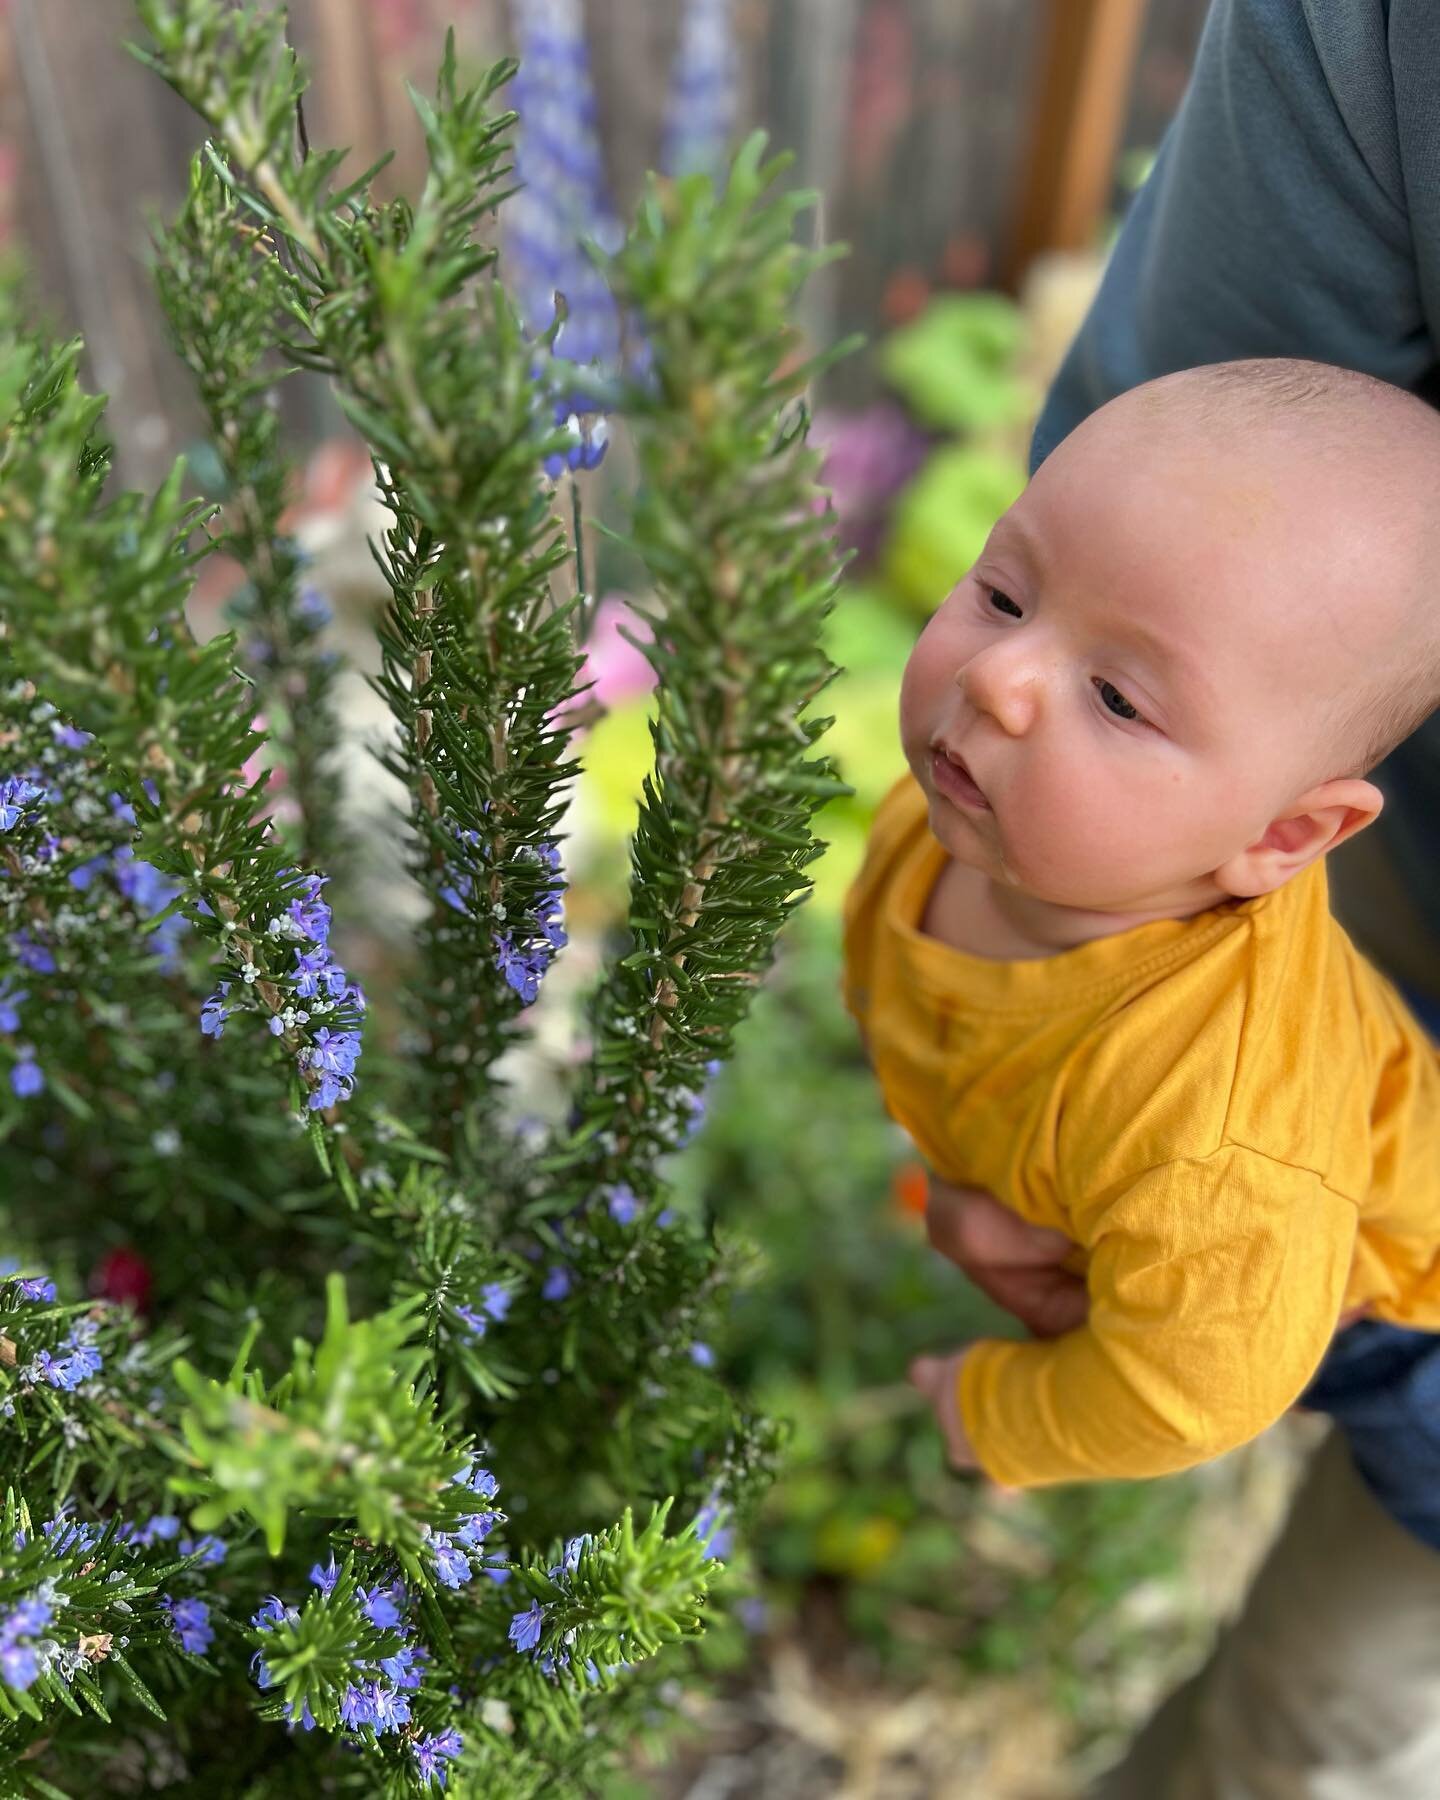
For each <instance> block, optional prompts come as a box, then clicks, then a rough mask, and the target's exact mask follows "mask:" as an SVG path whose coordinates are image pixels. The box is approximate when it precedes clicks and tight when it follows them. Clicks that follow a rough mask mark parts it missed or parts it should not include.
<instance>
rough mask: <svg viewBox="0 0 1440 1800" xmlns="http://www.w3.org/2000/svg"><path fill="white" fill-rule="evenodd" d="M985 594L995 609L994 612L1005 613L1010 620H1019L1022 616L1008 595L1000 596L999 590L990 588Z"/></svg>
mask: <svg viewBox="0 0 1440 1800" xmlns="http://www.w3.org/2000/svg"><path fill="white" fill-rule="evenodd" d="M987 592H988V593H989V595H990V604H991V605H992V606H993V607H994V608H995V610H996V612H999V613H1006V614H1008V615H1009V617H1010V618H1012V619H1019V618H1022V617H1023V616H1024V615H1023V614H1022V613H1021V611H1020V608H1019V607H1018V606H1017V605H1016V604H1015V602H1014V601H1013V600H1012V599H1011V598H1010V596H1009V595H1008V594H1002V593H1001V592H1000V590H999V588H990V589H988V590H987Z"/></svg>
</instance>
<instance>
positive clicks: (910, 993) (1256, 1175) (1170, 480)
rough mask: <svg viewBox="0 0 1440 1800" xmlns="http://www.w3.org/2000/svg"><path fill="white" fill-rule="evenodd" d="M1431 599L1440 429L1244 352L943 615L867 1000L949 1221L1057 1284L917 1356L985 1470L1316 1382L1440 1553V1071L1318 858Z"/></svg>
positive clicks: (1371, 749)
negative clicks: (1070, 1292)
mask: <svg viewBox="0 0 1440 1800" xmlns="http://www.w3.org/2000/svg"><path fill="white" fill-rule="evenodd" d="M1437 588H1440V416H1437V415H1436V414H1435V413H1433V412H1432V411H1431V410H1430V409H1429V408H1428V407H1426V406H1425V405H1424V404H1423V403H1422V402H1420V401H1418V400H1416V399H1415V398H1413V397H1412V396H1410V395H1408V394H1406V393H1404V392H1402V391H1400V390H1399V389H1396V388H1391V387H1389V386H1387V385H1385V384H1384V383H1382V382H1379V381H1375V380H1373V379H1371V378H1369V377H1366V376H1361V375H1357V374H1353V373H1350V372H1348V371H1344V370H1340V369H1333V368H1328V367H1323V366H1321V365H1318V364H1311V363H1301V362H1293V361H1288V360H1287V361H1280V360H1276V361H1252V362H1242V363H1228V364H1219V365H1215V366H1213V367H1209V368H1203V369H1196V370H1191V371H1188V372H1186V373H1183V374H1179V375H1173V376H1167V377H1166V378H1164V379H1163V380H1160V381H1156V382H1152V383H1149V384H1148V385H1147V386H1145V387H1142V388H1138V389H1136V390H1134V391H1133V392H1131V393H1128V394H1125V395H1123V396H1122V397H1121V398H1119V399H1117V400H1115V401H1113V402H1112V403H1111V404H1110V405H1108V406H1106V407H1104V408H1103V409H1102V410H1101V411H1100V412H1098V413H1096V414H1095V415H1093V417H1091V418H1090V419H1089V420H1087V421H1086V423H1085V424H1083V425H1082V426H1080V427H1079V428H1078V429H1077V430H1076V431H1075V432H1074V433H1073V435H1072V436H1071V437H1069V438H1068V439H1067V440H1066V441H1065V442H1064V443H1063V444H1061V445H1060V447H1059V448H1058V449H1056V450H1055V452H1054V453H1053V454H1052V455H1051V456H1050V458H1049V459H1048V460H1047V461H1046V462H1045V463H1044V464H1043V465H1042V467H1041V468H1040V469H1039V471H1038V472H1037V473H1036V475H1035V477H1034V479H1033V480H1032V481H1031V483H1030V485H1029V487H1028V488H1027V489H1026V491H1025V493H1024V494H1023V495H1022V496H1021V498H1020V499H1019V500H1018V501H1017V502H1016V503H1015V505H1014V506H1012V507H1011V508H1010V510H1009V512H1007V513H1006V514H1005V516H1004V517H1003V518H1002V519H1001V520H1000V521H999V523H998V524H997V525H996V527H995V529H994V531H993V532H992V533H991V535H990V540H989V542H988V543H987V545H986V547H985V550H984V552H983V554H982V555H981V557H980V559H979V561H978V562H977V563H976V565H975V567H974V568H973V569H972V570H971V571H970V573H969V574H968V575H967V576H966V577H965V579H964V580H963V581H962V582H961V583H960V585H959V586H958V587H957V588H956V589H955V591H954V592H953V593H952V594H951V595H950V596H949V598H948V599H947V600H946V601H945V602H944V604H943V605H942V606H941V607H940V609H939V611H938V612H937V613H936V614H935V616H934V618H933V619H932V620H931V621H930V623H929V625H928V626H927V627H926V630H925V632H924V634H923V635H922V636H921V638H920V640H919V642H918V643H917V645H916V647H915V650H914V652H913V654H912V656H911V658H910V662H909V665H908V667H907V669H906V672H905V678H904V683H903V686H902V691H901V698H900V727H901V737H902V741H903V746H904V750H905V756H906V760H907V762H908V763H909V768H910V773H909V774H907V775H906V776H905V777H903V778H902V780H901V781H900V782H899V783H898V784H897V785H896V786H895V787H894V788H893V789H892V790H891V792H890V793H889V795H888V796H887V797H886V799H885V801H884V803H883V804H882V806H881V809H880V812H879V814H878V816H877V818H876V821H875V825H874V829H873V833H872V836H871V840H870V845H869V848H868V852H867V857H866V861H865V865H864V868H863V870H862V871H861V874H860V876H859V878H858V879H857V881H856V883H855V885H854V887H853V889H852V890H851V893H850V895H849V897H848V899H847V902H846V925H845V993H846V1003H847V1005H848V1006H849V1007H850V1010H851V1011H852V1012H853V1013H854V1014H855V1016H856V1018H857V1019H858V1020H859V1022H860V1025H861V1028H862V1031H863V1033H864V1036H865V1040H866V1044H867V1048H868V1051H869V1054H870V1057H871V1060H872V1062H873V1064H874V1067H875V1070H876V1073H877V1076H878V1078H879V1081H880V1083H881V1087H882V1091H883V1093H884V1097H885V1100H886V1103H887V1106H888V1107H889V1110H890V1111H891V1112H892V1114H893V1115H894V1116H895V1118H896V1119H898V1120H899V1121H900V1123H901V1124H902V1125H904V1126H905V1127H906V1128H907V1129H908V1131H909V1132H910V1133H911V1135H912V1136H913V1137H914V1139H915V1141H916V1144H917V1145H918V1147H919V1149H920V1151H921V1153H922V1154H923V1155H924V1157H925V1159H926V1161H927V1163H928V1164H929V1166H930V1168H931V1169H932V1171H933V1173H934V1175H935V1177H937V1178H938V1179H937V1183H936V1189H935V1191H936V1194H937V1195H938V1196H939V1199H938V1200H937V1202H936V1205H935V1210H934V1216H933V1217H932V1235H934V1236H935V1238H936V1241H937V1242H941V1243H944V1244H947V1245H948V1247H950V1248H951V1249H952V1250H956V1249H957V1247H958V1246H962V1245H968V1246H969V1260H968V1266H970V1267H971V1268H972V1270H974V1271H975V1272H976V1273H977V1274H978V1275H979V1276H980V1278H981V1280H982V1285H985V1282H984V1275H985V1262H986V1254H985V1252H984V1251H983V1250H982V1249H978V1248H977V1246H981V1245H983V1244H985V1243H990V1244H993V1245H994V1246H995V1251H994V1255H995V1257H996V1259H997V1260H998V1261H999V1262H1000V1263H1003V1264H1008V1265H1013V1266H1015V1267H1016V1268H1019V1269H1022V1270H1023V1269H1024V1268H1026V1267H1029V1268H1030V1269H1031V1271H1032V1272H1034V1273H1042V1272H1045V1271H1048V1273H1049V1275H1050V1276H1051V1277H1054V1278H1057V1280H1058V1284H1057V1280H1052V1283H1051V1287H1050V1289H1049V1293H1050V1297H1051V1298H1052V1299H1055V1300H1057V1301H1059V1302H1061V1303H1062V1304H1061V1305H1060V1306H1059V1310H1058V1312H1056V1313H1055V1323H1054V1325H1053V1327H1052V1328H1051V1329H1052V1330H1053V1332H1054V1335H1049V1336H1046V1337H1041V1338H1036V1339H1035V1340H1033V1341H1028V1342H1010V1341H1003V1342H1002V1341H998V1340H994V1341H985V1342H981V1343H978V1344H972V1345H970V1346H969V1347H968V1348H966V1349H963V1350H961V1351H959V1352H957V1353H956V1354H954V1355H951V1356H949V1357H946V1358H943V1359H931V1358H923V1359H920V1361H919V1362H918V1363H917V1364H916V1365H915V1367H914V1368H913V1369H912V1379H914V1380H915V1381H916V1382H917V1385H919V1386H921V1387H922V1389H923V1390H924V1391H925V1392H926V1393H927V1395H928V1396H929V1398H930V1399H931V1400H932V1401H933V1403H934V1405H935V1409H936V1412H937V1415H938V1417H939V1420H940V1423H941V1426H942V1429H943V1430H944V1432H945V1435H946V1440H947V1445H948V1448H949V1452H950V1456H951V1460H952V1461H953V1462H954V1463H956V1464H957V1465H959V1466H975V1465H978V1466H979V1467H980V1468H981V1469H983V1470H984V1471H985V1472H986V1473H987V1474H988V1475H990V1476H991V1477H992V1478H993V1479H994V1480H996V1481H998V1482H1001V1483H1003V1484H1006V1485H1010V1486H1020V1487H1025V1486H1034V1485H1037V1484H1040V1483H1047V1482H1061V1481H1075V1480H1087V1479H1097V1478H1108V1477H1135V1476H1149V1475H1159V1474H1162V1473H1165V1472H1167V1471H1170V1470H1175V1469H1182V1468H1185V1467H1188V1466H1190V1465H1192V1464H1195V1463H1199V1462H1202V1461H1204V1460H1206V1459H1208V1458H1210V1457H1214V1456H1217V1455H1219V1454H1220V1453H1221V1452H1223V1451H1225V1450H1228V1449H1230V1448H1231V1447H1233V1446H1235V1445H1237V1444H1241V1443H1243V1442H1245V1441H1246V1440H1247V1439H1249V1438H1251V1437H1254V1436H1255V1435H1256V1434H1257V1433H1258V1432H1260V1431H1261V1430H1263V1429H1264V1427H1265V1426H1267V1425H1268V1424H1270V1423H1271V1422H1272V1421H1273V1420H1274V1419H1276V1418H1277V1417H1279V1415H1280V1414H1281V1413H1283V1412H1284V1411H1285V1410H1286V1409H1287V1408H1288V1407H1289V1406H1291V1405H1292V1404H1293V1403H1294V1402H1295V1401H1296V1400H1297V1399H1299V1398H1301V1396H1302V1395H1303V1396H1304V1397H1305V1401H1306V1404H1307V1405H1310V1406H1316V1407H1319V1408H1321V1409H1323V1410H1326V1411H1329V1412H1331V1413H1332V1414H1334V1416H1336V1418H1337V1419H1339V1421H1340V1422H1341V1424H1342V1426H1343V1427H1344V1428H1345V1429H1346V1430H1347V1432H1348V1434H1349V1438H1350V1443H1351V1448H1352V1450H1353V1452H1354V1454H1355V1458H1356V1461H1357V1464H1358V1465H1359V1466H1360V1468H1361V1471H1362V1473H1363V1474H1364V1475H1365V1476H1366V1477H1367V1479H1368V1480H1369V1481H1370V1482H1371V1484H1372V1486H1373V1487H1374V1488H1375V1489H1376V1490H1377V1492H1379V1493H1380V1495H1381V1498H1382V1500H1384V1501H1385V1502H1386V1504H1387V1505H1388V1506H1389V1507H1390V1509H1391V1510H1392V1512H1393V1513H1394V1514H1395V1516H1396V1517H1398V1518H1400V1519H1401V1520H1402V1522H1403V1523H1405V1524H1407V1525H1408V1526H1409V1527H1410V1528H1411V1529H1412V1530H1414V1531H1416V1532H1418V1533H1419V1534H1420V1535H1421V1536H1422V1537H1424V1538H1425V1540H1426V1541H1427V1542H1431V1543H1433V1544H1435V1545H1436V1547H1437V1548H1440V1335H1435V1336H1432V1335H1431V1334H1432V1333H1435V1334H1440V1063H1437V1058H1436V1053H1435V1051H1434V1049H1433V1048H1432V1047H1431V1045H1430V1044H1429V1042H1428V1041H1427V1039H1426V1036H1425V1033H1424V1031H1423V1030H1422V1028H1421V1027H1420V1025H1419V1024H1418V1023H1417V1021H1416V1020H1415V1019H1414V1018H1413V1017H1412V1016H1411V1014H1410V1013H1409V1012H1408V1010H1407V1009H1406V1007H1405V1005H1404V1003H1403V1002H1402V1001H1401V999H1400V998H1399V996H1398V995H1397V994H1396V993H1395V991H1394V990H1393V989H1392V988H1391V987H1390V986H1389V984H1388V983H1387V982H1386V981H1385V980H1384V979H1383V978H1382V977H1381V976H1380V975H1379V974H1378V973H1377V971H1376V970H1375V969H1374V968H1372V967H1371V966H1370V965H1369V964H1368V963H1366V962H1365V960H1364V959H1363V958H1362V957H1361V956H1360V955H1359V953H1358V952H1357V951H1356V950H1355V949H1354V947H1353V946H1352V945H1351V943H1350V942H1349V940H1348V939H1347V937H1346V936H1345V933H1344V932H1343V931H1342V930H1341V929H1340V927H1339V926H1338V925H1337V924H1336V923H1335V921H1334V920H1333V918H1332V917H1331V915H1330V911H1329V905H1328V899H1327V890H1326V877H1325V858H1326V856H1327V855H1328V853H1329V852H1330V851H1331V850H1333V849H1335V848H1336V847H1337V846H1338V845H1340V844H1342V843H1343V842H1344V841H1345V840H1346V839H1347V838H1349V837H1351V836H1353V835H1354V834H1355V833H1356V832H1358V831H1360V830H1362V829H1363V828H1364V827H1365V826H1367V825H1369V824H1370V823H1371V822H1372V821H1373V820H1374V819H1375V817H1376V815H1377V814H1378V813H1379V811H1380V808H1381V794H1380V792H1379V790H1378V789H1377V788H1376V787H1375V786H1374V785H1373V784H1372V783H1371V782H1370V781H1369V780H1367V779H1366V776H1367V773H1368V771H1369V770H1370V769H1371V768H1372V767H1373V766H1374V764H1375V763H1376V762H1377V761H1378V760H1379V759H1380V758H1381V757H1382V756H1383V755H1384V754H1385V752H1386V751H1387V750H1388V749H1389V748H1390V747H1391V746H1393V745H1394V744H1395V743H1397V742H1398V741H1399V740H1400V739H1401V738H1402V737H1404V736H1406V735H1408V733H1409V732H1410V731H1411V730H1413V729H1414V727H1415V726H1416V725H1417V724H1418V723H1419V722H1420V721H1421V720H1422V719H1423V718H1424V717H1425V716H1426V715H1427V714H1428V713H1429V712H1430V711H1431V710H1432V709H1433V708H1434V707H1435V705H1436V703H1437V700H1440V591H1437ZM997 1208H998V1209H1003V1212H999V1211H996V1210H995V1209H997ZM1062 1257H1063V1258H1064V1259H1065V1261H1064V1264H1063V1268H1062V1266H1061V1258H1062ZM958 1259H959V1260H962V1262H963V1261H965V1260H966V1258H965V1256H964V1255H963V1254H960V1255H959V1256H958ZM1066 1271H1068V1274H1067V1273H1066ZM998 1275H999V1272H998V1271H997V1280H996V1283H995V1284H994V1286H993V1288H992V1291H1003V1289H1002V1288H1001V1284H1000V1282H999V1279H998ZM1073 1277H1083V1283H1084V1287H1083V1292H1082V1291H1081V1290H1080V1287H1079V1282H1078V1281H1077V1280H1073V1279H1072V1278H1073ZM1066 1284H1068V1285H1069V1286H1071V1287H1073V1288H1074V1290H1075V1293H1076V1295H1078V1304H1075V1305H1073V1306H1067V1305H1066V1304H1064V1302H1065V1301H1066V1297H1067V1296H1066V1293H1065V1285H1066ZM1017 1310H1024V1309H1023V1308H1018V1309H1017ZM1362 1312H1363V1313H1364V1314H1366V1315H1367V1316H1366V1317H1365V1318H1364V1319H1362V1320H1360V1322H1358V1323H1354V1324H1349V1325H1348V1329H1344V1328H1343V1327H1345V1326H1346V1324H1347V1322H1348V1321H1349V1320H1350V1319H1352V1318H1354V1317H1356V1316H1357V1315H1358V1314H1360V1313H1362ZM1027 1316H1028V1317H1031V1322H1032V1323H1034V1322H1035V1319H1034V1317H1033V1316H1032V1315H1031V1314H1028V1313H1027ZM1042 1328H1043V1327H1042ZM1337 1330H1338V1335H1337ZM1332 1340H1333V1347H1332Z"/></svg>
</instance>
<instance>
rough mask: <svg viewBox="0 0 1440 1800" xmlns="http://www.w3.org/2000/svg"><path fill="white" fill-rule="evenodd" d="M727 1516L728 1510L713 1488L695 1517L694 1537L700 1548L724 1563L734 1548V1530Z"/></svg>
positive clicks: (716, 1490)
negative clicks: (698, 1541) (697, 1540)
mask: <svg viewBox="0 0 1440 1800" xmlns="http://www.w3.org/2000/svg"><path fill="white" fill-rule="evenodd" d="M729 1516H730V1509H729V1507H727V1506H726V1505H725V1504H724V1502H723V1501H722V1500H721V1498H720V1494H719V1490H718V1489H715V1488H712V1489H711V1490H710V1492H709V1494H707V1495H706V1497H705V1501H704V1504H703V1505H702V1506H701V1508H700V1510H699V1512H697V1513H696V1515H695V1535H696V1537H697V1538H699V1540H700V1548H701V1549H702V1550H704V1551H706V1552H707V1553H708V1554H709V1555H710V1556H713V1557H714V1558H715V1559H716V1561H717V1562H724V1561H725V1559H726V1558H727V1557H728V1556H729V1555H730V1552H731V1550H732V1549H733V1548H734V1546H735V1529H734V1527H733V1525H731V1524H729V1523H727V1521H728V1519H729Z"/></svg>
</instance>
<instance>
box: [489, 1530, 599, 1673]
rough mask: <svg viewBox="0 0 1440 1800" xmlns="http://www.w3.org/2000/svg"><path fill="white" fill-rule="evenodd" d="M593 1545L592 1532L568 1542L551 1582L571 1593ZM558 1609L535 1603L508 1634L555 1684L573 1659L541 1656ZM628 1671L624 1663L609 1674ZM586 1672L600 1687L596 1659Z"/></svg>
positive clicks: (565, 1655)
mask: <svg viewBox="0 0 1440 1800" xmlns="http://www.w3.org/2000/svg"><path fill="white" fill-rule="evenodd" d="M589 1542H590V1533H589V1532H588V1531H586V1532H582V1533H581V1534H580V1536H579V1537H573V1538H568V1539H567V1540H566V1543H565V1550H564V1554H563V1556H562V1557H561V1560H560V1561H559V1562H558V1563H556V1564H555V1565H554V1567H553V1568H552V1569H550V1571H549V1575H550V1579H551V1581H553V1582H554V1583H556V1585H557V1586H558V1587H560V1588H562V1589H565V1590H568V1589H569V1585H570V1577H571V1576H572V1575H574V1573H575V1571H576V1570H577V1569H578V1568H579V1567H580V1558H581V1556H582V1554H583V1553H584V1550H585V1546H586V1545H587V1544H588V1543H589ZM554 1605H555V1602H554V1601H550V1602H548V1603H546V1602H542V1601H540V1600H532V1601H531V1602H530V1604H529V1606H527V1607H526V1608H525V1609H524V1610H523V1611H522V1612H517V1613H514V1614H512V1616H511V1619H510V1630H509V1632H508V1634H507V1635H508V1636H509V1639H510V1642H511V1644H513V1645H514V1647H515V1649H516V1651H517V1652H518V1653H519V1654H520V1655H521V1656H532V1657H534V1658H535V1663H536V1667H537V1668H538V1669H539V1670H540V1673H541V1674H542V1675H545V1676H548V1677H549V1678H550V1680H552V1681H553V1680H554V1679H555V1677H556V1675H557V1674H558V1672H559V1671H560V1670H561V1669H568V1668H569V1666H570V1656H569V1653H568V1652H566V1651H562V1652H561V1653H560V1654H559V1655H558V1656H556V1655H555V1654H554V1653H553V1652H551V1651H547V1652H546V1653H545V1654H544V1655H543V1656H542V1655H540V1654H539V1649H540V1640H541V1638H542V1637H543V1636H544V1633H545V1627H546V1624H547V1623H548V1622H549V1619H550V1615H551V1608H552V1607H553V1606H554ZM628 1667H629V1664H628V1663H624V1662H618V1663H611V1664H610V1665H609V1668H608V1673H609V1674H612V1675H613V1674H614V1673H615V1672H616V1670H618V1669H624V1668H628ZM583 1668H584V1673H585V1678H586V1680H587V1681H589V1682H590V1683H591V1685H592V1686H593V1685H595V1684H597V1683H598V1682H599V1680H600V1671H599V1669H598V1668H597V1667H596V1665H595V1660H594V1658H593V1657H588V1656H587V1657H586V1659H585V1662H584V1665H583Z"/></svg>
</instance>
